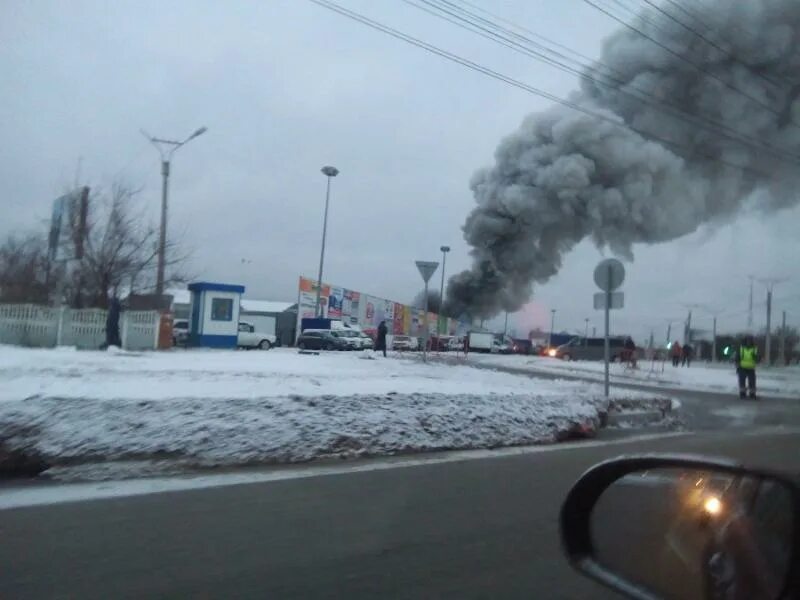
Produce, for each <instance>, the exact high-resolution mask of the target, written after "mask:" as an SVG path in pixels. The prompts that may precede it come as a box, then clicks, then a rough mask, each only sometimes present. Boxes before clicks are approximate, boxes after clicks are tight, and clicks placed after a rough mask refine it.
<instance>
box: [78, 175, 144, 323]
mask: <svg viewBox="0 0 800 600" xmlns="http://www.w3.org/2000/svg"><path fill="white" fill-rule="evenodd" d="M138 192H139V190H136V189H134V188H131V187H130V186H127V185H125V184H122V183H114V184H113V185H112V186H111V188H110V190H109V191H108V192H99V193H97V192H95V193H93V194H92V196H91V198H90V202H89V214H88V217H87V223H86V240H85V250H84V256H83V259H82V260H81V261H80V263H79V264H78V265H77V266H76V267H75V268H74V269H73V271H72V274H71V276H70V286H71V290H70V292H69V294H68V296H69V297H71V298H73V299H74V300H73V304H76V305H82V306H97V307H102V308H105V307H107V306H108V299H109V298H111V297H117V296H119V295H120V293H122V291H128V290H130V288H131V287H132V285H135V284H136V282H137V280H138V281H141V280H142V279H145V278H146V276H147V274H148V271H150V270H152V269H153V268H154V266H155V259H156V254H157V250H156V243H157V232H156V228H155V227H154V226H153V225H151V224H149V223H148V222H147V220H146V219H145V216H144V210H143V207H139V209H138V210H137V206H136V205H137V195H138Z"/></svg>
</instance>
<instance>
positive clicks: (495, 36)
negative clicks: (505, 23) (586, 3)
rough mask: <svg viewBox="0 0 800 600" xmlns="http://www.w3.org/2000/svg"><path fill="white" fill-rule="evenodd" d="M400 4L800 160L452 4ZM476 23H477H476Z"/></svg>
mask: <svg viewBox="0 0 800 600" xmlns="http://www.w3.org/2000/svg"><path fill="white" fill-rule="evenodd" d="M403 1H404V2H405V3H406V4H409V5H411V6H414V7H415V8H417V9H419V10H422V11H424V12H426V13H428V14H431V15H433V16H435V17H438V18H441V19H444V20H445V21H448V22H449V23H453V24H454V25H456V26H457V27H460V28H462V29H465V30H467V31H470V32H472V33H475V34H477V35H480V36H481V37H484V38H486V39H489V40H491V41H493V42H495V43H497V44H500V45H501V46H505V47H506V48H509V49H511V50H512V51H515V52H518V53H520V54H524V55H527V56H530V57H531V58H534V59H535V60H539V61H541V62H544V63H546V64H548V65H550V66H552V67H555V68H557V69H559V70H561V71H564V72H568V73H572V74H575V75H577V76H579V77H584V78H586V79H588V80H590V81H592V82H594V83H596V84H598V85H600V86H603V87H606V88H609V89H612V90H614V91H617V92H619V93H620V94H622V95H625V96H627V97H629V98H633V99H635V100H637V101H639V102H641V103H642V104H644V105H646V106H650V107H652V108H656V109H657V110H660V111H661V112H662V113H664V114H669V115H671V116H672V117H673V118H676V119H679V120H681V121H683V122H685V123H687V124H690V125H693V126H698V125H699V126H700V127H702V128H704V129H706V130H707V131H710V132H712V133H714V134H717V135H722V136H724V137H726V138H728V139H730V140H735V141H738V142H740V143H742V144H744V145H746V146H749V147H750V148H751V149H763V150H767V151H768V152H771V153H772V154H774V155H775V156H776V157H778V158H779V159H781V160H784V161H786V162H788V163H789V164H791V165H792V166H797V161H798V160H800V156H798V155H792V154H790V153H788V152H786V151H785V150H782V149H780V148H775V147H774V146H772V145H771V144H768V143H766V142H764V141H762V140H759V139H757V138H752V137H750V136H748V135H746V134H744V133H742V132H740V131H738V130H736V129H733V128H732V127H730V126H728V125H726V124H724V123H720V122H717V121H714V120H712V119H708V118H707V117H704V116H701V115H694V114H692V113H689V112H687V111H686V110H685V109H683V108H681V107H680V106H678V105H676V104H674V103H672V102H668V101H665V100H662V99H661V98H658V97H657V96H655V95H654V94H651V93H649V92H647V91H644V90H642V89H640V88H638V87H637V86H635V85H632V84H631V85H629V87H630V88H633V89H634V90H636V91H637V92H638V95H637V94H634V93H632V92H631V91H629V90H627V89H622V88H621V87H616V86H614V85H611V84H609V83H608V82H605V81H601V80H600V79H597V77H596V76H592V74H591V72H592V71H593V69H591V67H589V66H586V65H582V64H581V67H582V68H583V70H578V69H575V68H573V67H570V66H568V65H566V64H564V63H563V62H560V61H558V60H555V59H552V58H549V57H547V56H546V55H545V54H543V53H542V52H539V51H536V50H532V49H530V48H528V47H526V46H525V45H523V44H520V43H518V42H516V41H514V40H513V39H511V38H509V37H506V36H505V35H502V34H501V33H497V32H498V31H500V32H502V33H505V34H509V35H511V36H513V37H514V38H517V39H521V40H523V41H524V42H526V43H527V44H531V45H534V46H535V47H541V45H540V44H538V43H536V42H534V41H533V40H531V39H530V38H527V37H525V36H521V35H519V34H516V33H514V32H513V31H510V30H508V29H506V28H504V27H502V26H501V25H498V24H497V23H494V22H492V21H491V20H487V19H484V18H483V17H480V16H479V15H476V14H474V13H471V12H469V11H468V10H465V9H463V8H460V7H458V6H456V5H455V4H453V3H452V2H448V1H447V0H438V1H436V0H433V1H432V0H419V1H421V2H423V3H424V4H426V5H427V6H431V7H433V8H435V9H436V10H438V11H441V12H436V11H435V10H430V9H428V8H426V7H425V6H420V5H419V4H418V3H417V2H415V1H414V0H403ZM442 5H447V6H442ZM448 6H451V7H454V9H455V10H457V11H459V12H460V13H461V14H458V13H455V12H453V11H451V10H449V9H448ZM442 13H443V14H442ZM475 20H477V21H478V22H477V23H476V21H475ZM480 23H486V24H487V25H488V27H490V28H491V29H488V28H486V27H483V26H482V25H481V24H480ZM545 50H546V51H548V52H550V53H551V54H554V55H556V56H560V57H563V58H565V59H566V60H570V61H571V62H578V61H575V60H574V59H570V58H569V57H566V56H564V55H563V54H561V53H558V52H556V51H553V50H551V49H548V48H546V47H545ZM579 64H580V63H579ZM599 75H600V76H601V77H606V78H607V79H609V80H610V81H612V82H614V83H616V84H617V85H619V86H623V85H626V82H625V81H623V80H620V79H616V78H614V77H611V76H610V75H605V74H599ZM647 99H650V100H651V101H652V102H651V101H648V100H647ZM653 102H655V104H656V105H657V106H656V105H654V104H653ZM676 113H677V114H676Z"/></svg>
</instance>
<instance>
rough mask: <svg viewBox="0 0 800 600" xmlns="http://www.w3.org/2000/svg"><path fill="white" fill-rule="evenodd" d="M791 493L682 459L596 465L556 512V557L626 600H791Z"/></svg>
mask: <svg viewBox="0 0 800 600" xmlns="http://www.w3.org/2000/svg"><path fill="white" fill-rule="evenodd" d="M799 507H800V491H799V490H798V487H797V485H796V484H795V483H794V482H793V481H792V480H791V479H789V478H786V477H784V476H782V475H780V474H777V473H771V472H766V471H759V470H752V469H746V468H744V467H741V466H738V465H736V464H735V463H729V462H725V461H709V460H704V459H702V458H694V457H687V456H656V455H652V456H639V457H624V458H619V459H614V460H610V461H607V462H604V463H601V464H599V465H597V466H595V467H593V468H591V469H590V470H589V471H587V472H586V473H585V474H584V475H583V476H582V477H581V478H580V479H579V480H578V482H577V483H576V484H575V485H574V486H573V488H572V489H571V490H570V492H569V494H568V495H567V497H566V499H565V501H564V504H563V506H562V507H561V515H560V525H561V537H562V542H563V545H564V551H565V553H566V555H567V558H568V559H569V561H570V563H571V564H572V566H573V567H575V568H576V569H577V570H578V571H580V572H581V573H583V574H584V575H586V576H588V577H590V578H592V579H594V580H596V581H598V582H600V583H601V584H603V585H605V586H607V587H610V588H613V589H615V590H617V591H619V592H621V593H623V594H624V595H627V596H628V597H630V598H637V599H642V600H644V599H647V600H652V599H655V598H670V599H673V598H674V599H678V598H680V599H686V600H695V599H697V600H700V599H702V600H717V599H719V600H722V599H734V600H740V599H741V600H744V599H745V598H748V599H749V598H753V599H755V598H758V599H766V600H777V599H779V598H794V597H798V594H799V593H800V577H798V575H799V573H798V571H799V570H798V569H797V568H796V563H797V562H798V561H800V553H798V550H799V548H798V543H797V542H798V540H799V539H800V512H799V510H798V508H799Z"/></svg>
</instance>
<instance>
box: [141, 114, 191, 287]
mask: <svg viewBox="0 0 800 600" xmlns="http://www.w3.org/2000/svg"><path fill="white" fill-rule="evenodd" d="M206 131H207V129H206V128H205V127H201V128H200V129H198V130H196V131H195V132H194V133H193V134H192V135H190V136H189V137H187V138H186V139H185V140H183V141H182V142H178V141H174V140H165V139H161V138H156V137H153V136H151V135H150V134H149V133H147V132H146V131H144V130H142V135H143V136H144V137H146V138H147V139H148V140H149V141H150V143H151V144H153V146H155V148H156V150H158V153H159V155H160V156H161V225H160V227H159V230H158V266H157V269H156V295H158V296H160V295H162V294H163V293H164V270H165V268H166V263H167V260H166V253H167V251H166V248H167V193H168V191H169V167H170V161H171V160H172V155H173V154H175V152H176V151H177V150H178V148H180V147H181V146H185V145H186V144H187V143H189V142H190V141H191V140H193V139H194V138H196V137H197V136H199V135H203V134H204V133H205V132H206Z"/></svg>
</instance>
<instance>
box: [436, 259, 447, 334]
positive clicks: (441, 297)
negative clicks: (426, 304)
mask: <svg viewBox="0 0 800 600" xmlns="http://www.w3.org/2000/svg"><path fill="white" fill-rule="evenodd" d="M439 250H441V251H442V283H441V284H440V285H439V323H437V326H436V331H438V332H439V335H442V334H443V333H446V327H442V308H443V307H444V269H445V266H446V264H447V253H448V252H450V246H442V247H441V248H439ZM443 329H444V330H445V331H443Z"/></svg>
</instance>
